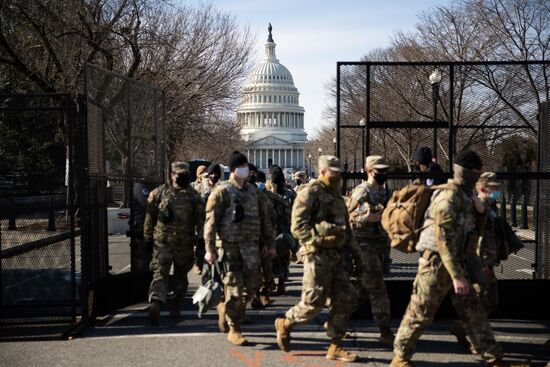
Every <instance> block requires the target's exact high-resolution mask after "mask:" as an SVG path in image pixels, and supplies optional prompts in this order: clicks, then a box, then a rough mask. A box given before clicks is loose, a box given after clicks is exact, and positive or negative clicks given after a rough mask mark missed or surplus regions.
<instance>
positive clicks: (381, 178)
mask: <svg viewBox="0 0 550 367" xmlns="http://www.w3.org/2000/svg"><path fill="white" fill-rule="evenodd" d="M387 179H388V174H387V173H375V174H374V181H376V183H377V184H379V185H380V186H382V185H383V184H384V182H386V180H387Z"/></svg>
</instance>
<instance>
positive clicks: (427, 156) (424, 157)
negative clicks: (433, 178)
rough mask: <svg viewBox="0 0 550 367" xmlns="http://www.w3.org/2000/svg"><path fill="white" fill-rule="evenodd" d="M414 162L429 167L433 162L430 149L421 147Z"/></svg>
mask: <svg viewBox="0 0 550 367" xmlns="http://www.w3.org/2000/svg"><path fill="white" fill-rule="evenodd" d="M413 161H417V162H418V163H420V164H423V165H426V166H427V165H429V164H430V162H431V161H432V151H431V149H430V148H428V147H419V148H418V149H417V150H416V151H415V152H414V155H413Z"/></svg>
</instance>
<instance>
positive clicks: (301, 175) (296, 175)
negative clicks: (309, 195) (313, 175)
mask: <svg viewBox="0 0 550 367" xmlns="http://www.w3.org/2000/svg"><path fill="white" fill-rule="evenodd" d="M292 179H293V180H305V179H306V173H305V172H304V171H298V172H295V173H294V175H293V176H292Z"/></svg>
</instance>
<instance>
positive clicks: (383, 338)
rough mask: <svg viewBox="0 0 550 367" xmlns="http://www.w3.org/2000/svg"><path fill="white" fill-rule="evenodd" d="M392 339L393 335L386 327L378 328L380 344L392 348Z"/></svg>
mask: <svg viewBox="0 0 550 367" xmlns="http://www.w3.org/2000/svg"><path fill="white" fill-rule="evenodd" d="M394 339H395V335H393V332H392V331H391V329H390V328H389V327H388V326H385V327H381V328H380V338H379V339H378V341H379V342H380V343H382V344H385V345H389V346H392V347H393V340H394Z"/></svg>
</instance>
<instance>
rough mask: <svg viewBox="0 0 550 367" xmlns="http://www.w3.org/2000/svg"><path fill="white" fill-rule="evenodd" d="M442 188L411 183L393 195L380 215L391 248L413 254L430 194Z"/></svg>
mask: <svg viewBox="0 0 550 367" xmlns="http://www.w3.org/2000/svg"><path fill="white" fill-rule="evenodd" d="M442 186H444V185H440V186H427V185H424V184H414V183H413V184H410V185H408V186H405V187H404V188H402V189H401V190H399V191H395V192H394V193H393V195H392V197H391V198H390V200H389V201H388V204H387V205H386V208H385V209H384V212H383V213H382V222H381V223H382V227H383V228H384V230H385V231H386V232H387V233H388V236H389V238H390V245H391V247H392V248H394V249H396V250H399V251H401V252H405V253H412V252H415V246H416V243H417V242H418V239H419V238H420V232H422V230H423V229H424V227H423V226H422V225H423V224H424V214H425V213H426V210H427V209H428V207H429V205H430V200H431V197H432V194H433V193H434V191H435V190H437V189H440V188H442Z"/></svg>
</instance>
